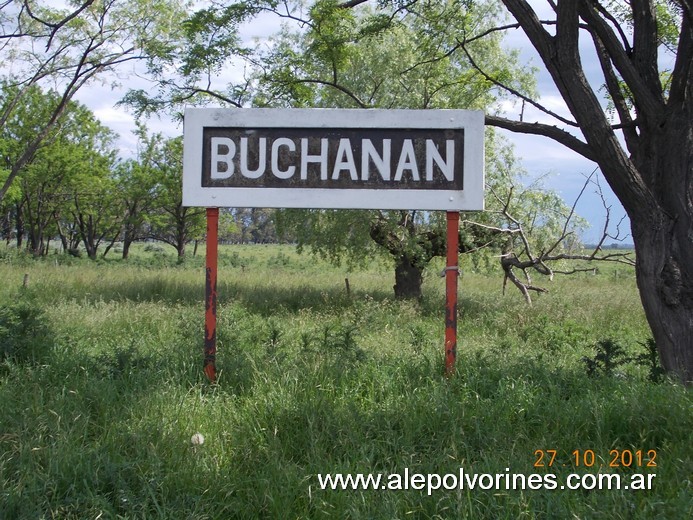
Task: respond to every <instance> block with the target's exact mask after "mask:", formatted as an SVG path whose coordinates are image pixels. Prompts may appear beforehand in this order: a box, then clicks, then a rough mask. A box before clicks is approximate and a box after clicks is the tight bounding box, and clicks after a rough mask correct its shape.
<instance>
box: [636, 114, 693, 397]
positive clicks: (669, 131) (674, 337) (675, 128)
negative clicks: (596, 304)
mask: <svg viewBox="0 0 693 520" xmlns="http://www.w3.org/2000/svg"><path fill="white" fill-rule="evenodd" d="M691 117H693V113H691V110H690V109H689V110H684V108H683V107H678V108H677V109H675V111H674V112H671V113H670V114H669V117H668V118H667V120H666V123H664V124H662V125H660V126H659V127H657V128H655V129H653V131H652V133H651V135H650V136H649V137H650V139H648V141H647V143H646V146H643V147H642V148H641V149H640V150H639V151H638V153H636V154H635V155H634V157H633V159H634V162H635V163H636V165H637V166H638V168H639V170H640V171H642V172H643V173H645V174H646V175H644V176H645V177H646V178H647V179H648V180H649V182H648V184H649V187H650V189H651V191H652V193H653V195H654V199H655V201H656V205H654V207H647V206H646V205H641V206H638V207H637V209H636V210H631V212H630V213H631V214H630V218H631V221H632V230H633V239H634V242H635V252H636V275H637V280H638V288H639V289H640V298H641V299H642V304H643V307H644V309H645V315H646V316H647V321H648V323H649V324H650V328H651V329H652V335H653V337H654V340H655V343H656V344H657V347H658V350H659V355H660V359H661V361H662V366H663V367H664V368H665V369H666V370H667V371H668V372H670V373H672V374H675V375H676V376H677V377H678V378H679V379H680V380H681V381H682V382H684V383H685V384H689V385H690V384H692V383H693V121H691Z"/></svg>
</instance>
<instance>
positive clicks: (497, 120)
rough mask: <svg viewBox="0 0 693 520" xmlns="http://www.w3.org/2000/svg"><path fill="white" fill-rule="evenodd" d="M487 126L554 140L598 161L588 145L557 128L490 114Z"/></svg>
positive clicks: (487, 117) (487, 116) (487, 118)
mask: <svg viewBox="0 0 693 520" xmlns="http://www.w3.org/2000/svg"><path fill="white" fill-rule="evenodd" d="M486 124H487V125H492V126H497V127H498V128H504V129H505V130H510V131H511V132H518V133H521V134H531V135H542V136H544V137H548V138H549V139H553V140H554V141H556V142H558V143H560V144H562V145H564V146H566V147H568V148H570V149H571V150H573V151H574V152H576V153H578V154H580V155H582V156H583V157H585V158H587V159H590V160H591V161H596V157H595V156H594V153H593V151H592V149H591V147H590V146H589V145H587V143H585V142H584V141H581V140H580V139H578V138H577V137H575V136H574V135H572V134H570V133H568V132H566V131H565V130H562V129H561V128H558V127H557V126H552V125H546V124H543V123H526V122H523V121H514V120H512V119H506V118H503V117H498V116H494V115H489V114H487V115H486Z"/></svg>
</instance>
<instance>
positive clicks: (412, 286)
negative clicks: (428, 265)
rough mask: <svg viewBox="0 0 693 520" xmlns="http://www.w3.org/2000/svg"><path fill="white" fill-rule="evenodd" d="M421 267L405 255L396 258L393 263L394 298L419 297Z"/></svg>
mask: <svg viewBox="0 0 693 520" xmlns="http://www.w3.org/2000/svg"><path fill="white" fill-rule="evenodd" d="M423 269H424V268H423V267H419V266H418V265H416V262H414V261H412V259H411V258H409V257H408V256H407V255H402V256H400V257H399V258H397V259H396V264H395V286H394V289H395V298H397V299H420V298H421V294H422V293H421V284H422V283H423Z"/></svg>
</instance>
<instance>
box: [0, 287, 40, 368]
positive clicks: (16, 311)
mask: <svg viewBox="0 0 693 520" xmlns="http://www.w3.org/2000/svg"><path fill="white" fill-rule="evenodd" d="M49 338H50V335H49V332H48V327H47V326H46V324H45V319H44V316H43V310H42V309H41V308H39V307H38V306H37V305H36V304H35V302H32V301H30V300H19V301H17V302H15V303H12V304H9V305H0V361H4V360H11V361H15V362H27V361H29V362H31V361H36V360H38V359H39V358H41V357H42V356H43V355H44V354H45V352H46V350H48V348H49V347H50V339H49Z"/></svg>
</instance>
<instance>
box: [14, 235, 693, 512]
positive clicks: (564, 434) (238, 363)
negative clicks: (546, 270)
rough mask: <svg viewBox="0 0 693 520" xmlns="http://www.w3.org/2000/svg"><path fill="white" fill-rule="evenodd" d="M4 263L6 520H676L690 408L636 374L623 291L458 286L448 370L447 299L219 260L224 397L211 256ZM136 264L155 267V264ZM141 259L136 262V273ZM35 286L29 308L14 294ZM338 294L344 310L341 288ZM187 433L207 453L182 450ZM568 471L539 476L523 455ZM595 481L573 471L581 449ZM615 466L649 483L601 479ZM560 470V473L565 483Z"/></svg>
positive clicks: (241, 256) (380, 279) (619, 278)
mask: <svg viewBox="0 0 693 520" xmlns="http://www.w3.org/2000/svg"><path fill="white" fill-rule="evenodd" d="M133 255H135V256H134V257H133V259H131V260H133V261H128V262H122V261H107V262H103V261H102V262H99V263H93V262H89V261H87V260H77V261H69V262H67V263H66V264H63V263H61V261H62V259H61V261H58V262H57V264H56V262H55V259H51V258H49V259H48V260H47V261H35V260H29V259H25V258H23V257H20V256H16V255H9V254H8V255H6V256H5V258H4V260H3V261H2V263H0V279H2V280H3V281H4V283H3V284H2V286H0V309H2V313H0V343H2V344H3V345H9V344H10V341H11V342H12V349H11V350H10V349H9V348H8V349H6V350H5V351H2V352H5V353H4V354H3V355H2V361H1V362H0V403H2V405H1V406H0V518H2V519H3V520H4V519H15V518H18V519H24V518H27V519H39V518H60V519H68V518H70V519H71V518H74V519H83V518H133V519H134V518H142V519H150V518H171V519H174V518H175V519H179V518H191V519H207V518H214V519H216V518H218V519H227V518H275V517H276V518H489V519H490V518H546V519H550V518H585V519H588V518H589V519H592V518H610V519H614V518H619V519H620V518H622V519H631V518H648V519H649V518H686V517H689V516H691V513H693V510H692V509H691V507H692V506H691V504H692V503H693V500H692V499H693V497H692V496H691V491H692V485H691V475H693V463H692V462H691V455H692V451H693V449H692V447H691V442H690V432H691V430H692V426H693V420H692V418H691V404H692V399H691V394H690V390H686V389H684V388H682V387H681V386H679V385H677V384H675V383H672V382H668V381H663V382H660V383H658V384H655V383H652V382H651V381H650V380H649V379H648V375H649V374H648V368H647V367H646V366H644V365H642V364H639V363H636V362H635V361H629V362H627V363H623V364H621V365H619V366H618V367H617V368H616V369H615V370H614V371H612V372H610V373H609V374H606V373H600V372H597V373H595V374H594V375H593V376H589V375H588V373H587V372H588V371H587V370H586V364H585V362H584V359H585V358H587V359H594V358H595V356H596V354H597V350H596V347H597V346H598V345H599V342H600V341H602V340H605V339H610V340H612V341H614V342H616V343H618V344H619V345H620V346H622V348H623V350H624V352H625V353H626V354H627V356H628V357H629V359H633V358H635V357H636V356H637V355H639V354H641V353H642V352H644V349H645V347H644V345H643V344H644V343H645V342H646V340H647V338H648V329H647V327H646V323H645V320H644V317H643V313H642V309H641V307H640V304H639V299H638V295H637V291H636V288H635V284H634V279H633V276H632V273H628V272H627V271H623V272H620V274H618V275H614V274H613V273H614V272H617V271H614V270H611V271H603V272H601V273H599V274H597V275H591V274H589V275H585V274H583V275H579V276H576V277H572V278H566V279H561V280H557V281H556V282H554V284H553V285H552V287H551V292H550V293H549V294H546V295H541V297H540V298H537V299H536V301H535V304H534V305H533V306H532V307H531V308H530V307H527V306H526V305H524V303H523V300H522V298H521V297H520V295H517V294H514V293H511V292H509V293H508V294H507V295H506V296H502V295H501V279H500V278H499V277H498V275H497V274H496V273H475V272H474V271H473V269H472V266H471V264H470V265H466V264H465V265H463V268H464V269H463V270H464V274H463V277H462V279H461V283H460V299H461V300H460V322H459V347H458V360H457V372H456V374H455V375H454V376H453V377H451V378H445V377H443V373H442V336H443V327H444V324H443V291H444V288H443V283H442V281H441V279H440V278H438V277H437V276H436V275H435V272H434V271H435V269H431V272H430V273H429V274H428V275H427V277H426V281H425V296H424V299H423V300H422V301H421V302H399V301H395V300H393V299H392V297H391V293H392V283H393V281H392V276H391V274H390V272H389V270H388V269H387V266H382V265H379V266H374V267H373V269H370V270H368V271H365V272H355V273H348V272H344V271H343V270H341V269H339V268H335V267H332V266H328V265H325V264H322V263H320V262H317V261H316V260H314V259H312V258H311V257H299V256H296V255H295V253H294V252H293V251H292V250H291V249H290V248H286V247H284V248H282V247H276V246H271V247H270V246H253V247H240V246H238V247H229V248H224V249H223V250H222V253H221V258H220V264H221V269H220V274H219V298H220V299H219V329H218V334H219V337H218V342H219V345H218V346H219V352H218V369H219V381H218V384H217V385H214V386H210V385H209V384H208V383H207V382H206V381H205V380H204V377H203V375H202V372H201V362H202V359H201V348H202V345H201V343H202V318H203V311H204V309H203V303H202V302H203V277H204V274H203V271H202V263H203V259H201V258H196V259H189V260H187V261H186V262H184V263H182V264H180V263H178V262H177V261H176V260H175V259H173V258H170V257H168V256H166V255H164V254H160V253H159V254H158V257H157V258H155V257H154V256H153V255H151V254H150V255H149V256H148V257H146V254H145V252H144V251H142V250H136V251H135V252H134V253H133ZM145 257H146V259H147V260H146V261H145ZM148 262H149V263H148ZM25 273H28V274H29V283H28V286H27V287H25V288H23V287H22V281H23V279H24V274H25ZM345 277H348V278H349V280H350V286H351V292H350V294H347V293H346V290H345V284H344V278H345ZM197 432H199V433H201V434H202V435H203V436H204V438H205V442H204V443H203V444H202V445H194V444H192V443H191V436H192V435H193V434H195V433H197ZM539 449H542V450H548V449H555V450H558V458H557V461H558V462H557V463H556V465H554V467H552V468H550V469H549V468H543V469H542V468H535V467H534V463H535V461H536V456H535V451H536V450H539ZM588 449H591V450H593V451H594V453H595V454H596V459H597V461H596V462H597V463H596V464H595V466H594V467H593V468H584V467H578V468H576V467H575V465H574V463H573V461H572V452H573V451H574V450H580V451H581V452H582V451H584V450H588ZM612 449H631V450H644V451H647V450H656V451H657V459H656V462H657V467H656V468H649V469H648V468H615V469H612V468H608V467H606V466H608V463H609V461H610V457H609V451H610V450H612ZM564 464H565V466H564ZM599 464H601V465H602V466H604V467H602V469H601V471H616V472H619V473H620V474H623V475H624V476H628V475H630V474H632V473H639V472H642V473H647V472H653V471H656V475H657V477H656V478H655V480H654V488H653V489H652V490H650V491H634V490H602V491H599V490H593V491H579V490H567V489H566V490H561V489H556V490H529V489H528V490H524V491H523V490H509V491H506V490H499V491H493V490H489V491H484V490H480V489H475V490H469V489H463V490H456V491H445V490H438V491H434V492H433V493H432V494H431V495H430V496H428V495H427V493H426V492H425V490H423V491H419V490H413V489H409V490H403V491H381V490H349V491H336V490H335V491H333V490H321V489H320V488H319V485H318V479H317V475H318V474H325V473H337V472H341V473H357V472H364V473H372V472H379V473H383V474H390V473H399V474H403V473H404V472H405V468H406V469H407V470H408V471H409V472H410V473H438V474H445V473H458V472H459V469H460V468H464V470H465V471H466V472H468V473H472V472H476V473H492V474H496V473H505V472H506V468H508V469H509V471H510V472H511V473H523V474H526V475H529V474H531V473H543V472H549V471H550V472H553V473H556V474H557V475H558V477H559V479H562V478H565V477H566V476H567V475H568V474H569V473H580V474H582V473H587V472H596V471H597V466H598V465H599Z"/></svg>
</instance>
